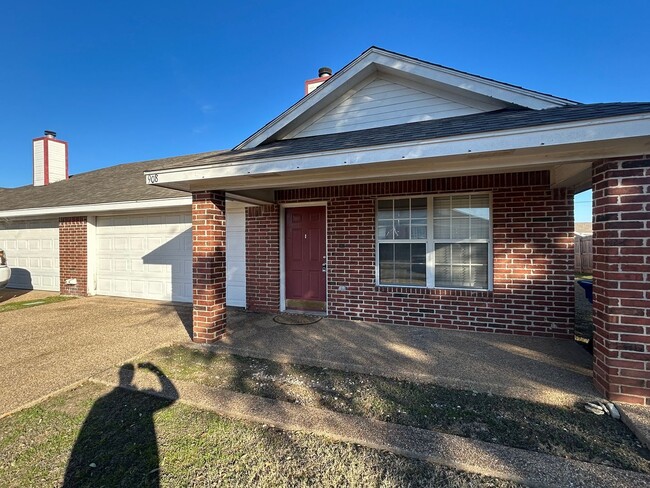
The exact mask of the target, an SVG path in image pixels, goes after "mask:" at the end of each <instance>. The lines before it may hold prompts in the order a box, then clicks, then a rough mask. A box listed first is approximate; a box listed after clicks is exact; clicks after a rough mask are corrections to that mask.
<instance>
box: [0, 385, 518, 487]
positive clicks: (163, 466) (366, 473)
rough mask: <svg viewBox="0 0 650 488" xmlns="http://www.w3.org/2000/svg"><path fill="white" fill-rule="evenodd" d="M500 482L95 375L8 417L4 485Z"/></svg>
mask: <svg viewBox="0 0 650 488" xmlns="http://www.w3.org/2000/svg"><path fill="white" fill-rule="evenodd" d="M62 481H63V482H64V486H70V487H72V486H75V487H77V486H79V487H84V486H159V485H158V483H160V485H161V486H169V487H177V486H262V487H266V486H296V487H299V486H305V487H306V486H331V487H339V486H376V487H402V486H410V487H418V486H422V487H424V486H450V487H463V486H487V487H490V486H493V487H510V486H517V485H516V484H515V483H511V482H508V481H503V480H498V479H494V478H489V477H484V476H480V475H477V474H471V473H465V472H462V471H458V470H454V469H450V468H445V467H441V466H436V465H432V464H429V463H426V462H422V461H417V460H412V459H407V458H404V457H400V456H397V455H393V454H390V453H387V452H382V451H377V450H373V449H368V448H364V447H360V446H356V445H353V444H348V443H341V442H332V441H329V440H327V439H324V438H322V437H318V436H315V435H310V434H301V433H293V432H284V431H280V430H277V429H274V428H270V427H266V426H260V425H256V424H253V423H248V422H242V421H236V420H231V419H227V418H224V417H221V416H219V415H216V414H213V413H210V412H205V411H201V410H198V409H194V408H191V407H188V406H184V405H181V404H178V403H177V404H174V405H171V406H170V405H169V401H166V400H164V399H160V398H155V397H151V396H148V395H145V394H142V393H136V392H130V391H126V390H122V389H115V390H110V388H105V387H102V386H99V385H96V384H92V383H87V384H85V385H83V386H81V387H79V388H77V389H76V390H73V391H71V392H67V393H65V394H63V395H60V396H58V397H55V398H53V399H50V400H48V401H46V402H44V403H42V404H40V405H38V406H36V407H32V408H29V409H27V410H24V411H21V412H19V413H17V414H14V415H12V416H10V417H7V418H5V419H2V420H0V484H1V485H2V486H3V487H23V486H60V484H61V483H62Z"/></svg>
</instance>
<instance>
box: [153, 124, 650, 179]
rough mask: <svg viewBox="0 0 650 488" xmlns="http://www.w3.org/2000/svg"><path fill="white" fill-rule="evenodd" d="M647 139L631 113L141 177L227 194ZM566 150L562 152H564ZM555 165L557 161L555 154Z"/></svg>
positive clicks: (489, 166) (649, 129)
mask: <svg viewBox="0 0 650 488" xmlns="http://www.w3.org/2000/svg"><path fill="white" fill-rule="evenodd" d="M648 134H650V114H635V115H627V116H622V117H611V118H606V119H591V120H586V121H579V122H571V123H562V124H550V125H545V126H535V127H527V128H519V129H512V130H506V131H492V132H481V133H477V134H466V135H460V136H452V137H445V138H441V139H434V140H425V141H412V142H406V143H400V144H392V145H382V146H373V147H361V148H358V149H353V150H336V151H328V152H323V153H317V154H313V155H296V156H287V157H281V158H269V159H264V160H261V161H259V162H255V161H250V162H237V163H228V164H220V165H214V166H199V167H196V166H195V167H189V168H175V169H168V170H160V171H158V172H155V171H153V172H145V174H156V175H157V176H158V184H172V183H180V182H192V181H200V180H203V181H204V182H206V181H207V180H214V181H218V180H222V182H221V184H223V185H224V187H226V188H227V189H229V190H230V189H232V188H228V182H227V180H226V179H227V178H237V185H236V186H237V189H248V188H264V187H271V186H272V184H271V185H269V183H270V179H269V180H266V181H265V179H264V178H255V179H252V178H247V177H250V175H256V176H260V175H268V176H275V175H277V174H278V173H281V174H282V175H283V176H285V175H284V174H285V173H292V172H300V171H305V170H327V169H329V170H331V169H334V168H343V167H354V166H357V165H365V164H373V163H383V162H394V161H408V160H420V159H427V158H443V157H452V156H474V155H477V154H489V153H496V152H499V151H513V150H518V149H535V150H539V149H540V148H542V149H543V148H549V149H550V148H557V149H555V150H560V149H561V150H564V149H563V146H567V145H571V144H585V143H596V142H612V143H616V142H617V141H619V142H622V141H624V140H625V139H629V138H634V137H644V136H645V137H647V136H648ZM619 146H620V144H619ZM570 149H571V148H567V150H570ZM616 155H621V156H624V155H625V154H622V153H621V150H620V147H617V148H616V152H614V153H613V154H611V156H616ZM609 156H610V155H608V154H602V155H601V156H600V157H609ZM555 161H559V162H561V161H562V158H561V154H560V156H558V159H556V160H555ZM550 162H553V160H552V159H550V158H548V157H546V156H545V155H544V154H543V153H540V157H539V158H537V159H533V160H532V161H525V162H524V161H522V162H520V163H517V166H518V168H520V170H525V169H526V168H529V167H535V166H539V165H540V163H541V164H549V163H550ZM481 167H482V168H483V169H484V170H499V169H502V168H504V167H505V165H504V164H503V162H502V161H500V160H499V159H498V158H497V159H496V160H495V161H493V162H489V163H485V162H484V163H483V164H482V165H481ZM366 173H367V171H366ZM366 176H367V175H366ZM242 177H243V178H242ZM297 177H298V175H297V174H293V175H291V174H287V175H286V176H285V179H287V180H293V181H294V182H296V183H298V181H296V180H297ZM223 180H225V181H223ZM273 181H274V184H277V185H280V184H281V182H283V181H284V180H283V179H282V178H278V177H274V178H273ZM233 186H234V185H233Z"/></svg>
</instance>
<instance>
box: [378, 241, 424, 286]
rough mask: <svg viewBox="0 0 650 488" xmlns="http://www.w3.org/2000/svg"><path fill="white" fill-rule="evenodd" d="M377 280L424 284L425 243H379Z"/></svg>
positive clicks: (386, 282) (402, 283) (403, 283)
mask: <svg viewBox="0 0 650 488" xmlns="http://www.w3.org/2000/svg"><path fill="white" fill-rule="evenodd" d="M379 280H380V282H381V283H384V284H399V285H417V286H425V285H426V282H427V280H426V244H424V243H422V244H384V243H381V244H380V245H379Z"/></svg>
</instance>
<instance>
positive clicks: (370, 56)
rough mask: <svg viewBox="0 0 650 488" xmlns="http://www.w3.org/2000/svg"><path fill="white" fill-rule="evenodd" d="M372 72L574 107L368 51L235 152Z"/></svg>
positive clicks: (535, 104)
mask: <svg viewBox="0 0 650 488" xmlns="http://www.w3.org/2000/svg"><path fill="white" fill-rule="evenodd" d="M376 71H381V72H386V73H390V74H397V75H401V76H402V77H407V78H411V79H413V80H414V81H419V82H422V83H426V82H430V83H435V84H438V85H446V86H447V87H451V88H454V89H458V90H461V91H465V92H469V93H473V94H478V95H482V96H484V97H488V98H492V99H497V100H501V101H503V102H506V103H509V104H513V105H519V106H522V107H527V108H532V109H544V108H552V107H560V106H565V105H575V102H573V101H570V100H566V99H563V98H558V97H554V96H552V95H545V94H543V93H538V92H533V91H530V90H526V89H525V88H519V87H516V86H512V85H507V84H504V83H500V82H498V81H495V80H489V79H486V78H481V77H479V76H475V75H471V74H469V73H463V72H461V71H456V70H453V69H450V68H444V67H442V66H436V65H432V64H429V63H426V62H424V61H419V60H416V59H413V58H409V57H406V56H402V55H400V54H396V53H391V52H388V51H384V50H383V49H378V48H370V49H368V50H367V51H366V52H364V53H363V54H362V55H361V56H359V57H358V58H357V59H355V60H354V61H352V62H351V63H350V64H348V65H347V66H345V67H344V68H343V69H341V70H340V71H339V72H337V73H336V74H335V75H334V76H332V77H331V78H330V79H329V80H327V83H324V84H322V85H321V86H319V87H318V88H317V89H316V90H314V91H313V92H312V93H310V94H309V95H308V96H306V97H304V98H303V99H302V100H300V101H299V102H298V103H296V104H295V105H293V106H292V107H290V108H289V109H288V110H286V111H285V112H284V113H282V114H281V115H280V116H278V117H276V118H275V119H273V120H272V121H271V122H269V123H268V124H266V125H265V126H264V127H262V128H261V129H260V130H259V131H257V132H256V133H255V134H253V135H251V136H250V137H249V138H247V139H246V140H245V141H243V142H242V143H240V144H239V145H238V146H236V147H235V150H239V149H250V148H253V147H257V146H258V145H259V144H261V143H262V142H264V141H266V140H268V139H270V138H273V137H274V136H277V135H278V134H280V135H281V132H283V131H290V130H291V129H292V128H290V127H289V126H290V125H292V124H294V122H297V123H302V121H303V120H302V119H304V118H305V117H310V116H312V115H314V113H313V112H314V110H319V108H318V107H317V106H318V105H321V102H323V101H325V102H324V103H325V104H327V103H328V102H329V99H330V98H331V97H332V96H333V97H336V98H338V97H339V96H341V95H343V93H344V92H345V91H347V90H348V89H350V88H352V86H353V85H354V84H356V83H357V82H359V81H360V80H361V79H363V78H365V77H366V76H368V75H370V74H372V73H374V72H376Z"/></svg>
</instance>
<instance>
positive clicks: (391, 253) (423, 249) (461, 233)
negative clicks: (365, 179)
mask: <svg viewBox="0 0 650 488" xmlns="http://www.w3.org/2000/svg"><path fill="white" fill-rule="evenodd" d="M376 237H377V282H378V283H379V284H380V285H398V286H420V287H428V288H469V289H479V290H487V289H489V288H490V267H491V262H490V261H491V225H490V196H489V195H488V194H485V193H477V194H470V195H467V194H463V195H444V196H428V197H413V198H391V199H379V200H378V201H377V234H376Z"/></svg>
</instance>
